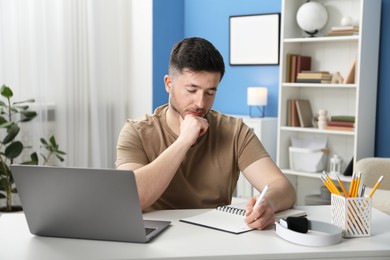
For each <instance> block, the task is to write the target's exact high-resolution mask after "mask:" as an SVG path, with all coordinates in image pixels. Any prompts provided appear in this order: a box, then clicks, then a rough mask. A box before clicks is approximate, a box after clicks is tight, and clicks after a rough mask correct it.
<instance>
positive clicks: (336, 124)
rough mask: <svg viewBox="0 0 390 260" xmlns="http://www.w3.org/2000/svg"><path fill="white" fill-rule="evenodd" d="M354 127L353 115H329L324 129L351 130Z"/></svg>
mask: <svg viewBox="0 0 390 260" xmlns="http://www.w3.org/2000/svg"><path fill="white" fill-rule="evenodd" d="M354 128H355V117H354V116H345V115H340V116H331V117H330V120H329V121H328V126H327V127H326V129H329V130H343V131H353V130H354Z"/></svg>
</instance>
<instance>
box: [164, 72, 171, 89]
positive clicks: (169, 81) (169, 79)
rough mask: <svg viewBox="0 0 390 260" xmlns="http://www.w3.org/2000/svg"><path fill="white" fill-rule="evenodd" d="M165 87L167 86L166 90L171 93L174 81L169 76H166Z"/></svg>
mask: <svg viewBox="0 0 390 260" xmlns="http://www.w3.org/2000/svg"><path fill="white" fill-rule="evenodd" d="M164 85H165V90H166V91H167V93H171V89H172V79H171V77H170V76H169V75H165V76H164Z"/></svg>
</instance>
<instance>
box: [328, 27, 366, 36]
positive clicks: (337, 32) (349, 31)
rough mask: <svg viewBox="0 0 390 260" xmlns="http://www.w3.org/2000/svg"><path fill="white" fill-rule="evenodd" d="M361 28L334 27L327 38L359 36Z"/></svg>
mask: <svg viewBox="0 0 390 260" xmlns="http://www.w3.org/2000/svg"><path fill="white" fill-rule="evenodd" d="M358 34H359V26H358V25H351V26H333V27H332V30H331V31H330V32H329V33H328V34H327V36H349V35H358Z"/></svg>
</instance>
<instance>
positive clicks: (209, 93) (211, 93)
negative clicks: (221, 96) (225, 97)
mask: <svg viewBox="0 0 390 260" xmlns="http://www.w3.org/2000/svg"><path fill="white" fill-rule="evenodd" d="M215 93H216V92H215V91H212V92H207V95H209V96H214V95H215Z"/></svg>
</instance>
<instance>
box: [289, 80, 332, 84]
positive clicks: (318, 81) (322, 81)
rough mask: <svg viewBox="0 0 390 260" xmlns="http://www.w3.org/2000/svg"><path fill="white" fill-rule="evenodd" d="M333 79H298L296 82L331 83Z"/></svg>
mask: <svg viewBox="0 0 390 260" xmlns="http://www.w3.org/2000/svg"><path fill="white" fill-rule="evenodd" d="M331 82H332V81H331V79H297V80H296V83H321V84H330V83H331Z"/></svg>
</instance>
